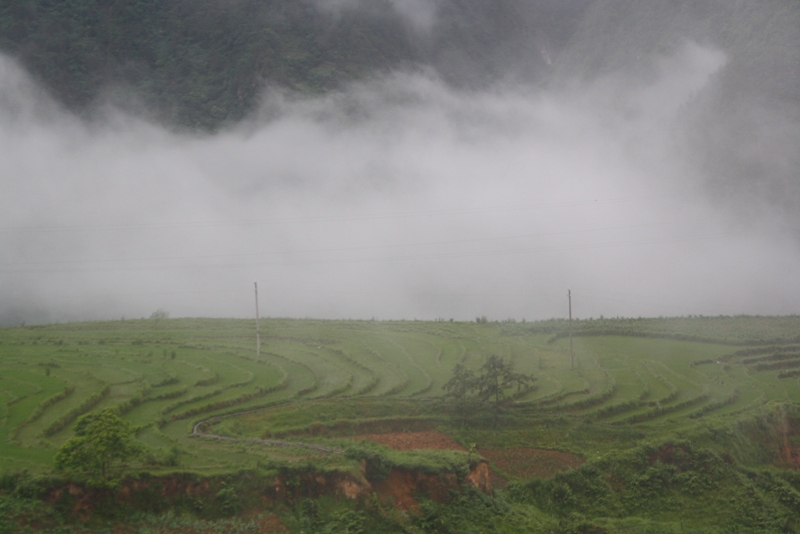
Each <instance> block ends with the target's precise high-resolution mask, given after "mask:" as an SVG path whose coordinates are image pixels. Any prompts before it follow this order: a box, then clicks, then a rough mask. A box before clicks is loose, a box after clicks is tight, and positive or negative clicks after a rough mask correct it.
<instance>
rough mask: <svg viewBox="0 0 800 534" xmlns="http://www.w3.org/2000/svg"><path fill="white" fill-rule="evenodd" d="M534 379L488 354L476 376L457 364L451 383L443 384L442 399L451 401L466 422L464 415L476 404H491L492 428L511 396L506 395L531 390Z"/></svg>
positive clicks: (462, 365) (505, 361)
mask: <svg viewBox="0 0 800 534" xmlns="http://www.w3.org/2000/svg"><path fill="white" fill-rule="evenodd" d="M535 380H536V379H535V378H534V377H533V376H531V375H526V374H524V373H518V372H516V371H514V365H513V364H512V363H511V362H510V361H508V360H505V359H503V358H501V357H500V356H496V355H491V356H489V357H488V358H487V359H486V362H485V363H484V364H483V365H482V366H481V367H480V369H479V370H478V373H475V372H474V371H472V370H471V369H467V367H466V366H465V365H464V364H463V363H459V364H456V366H455V367H454V368H453V374H452V376H451V377H450V380H448V381H447V382H445V383H444V385H443V386H442V389H444V391H445V395H444V396H445V399H452V400H453V401H455V403H456V407H457V408H458V411H459V412H460V414H461V416H462V417H463V421H464V422H466V419H467V416H468V415H469V414H470V413H471V412H472V411H474V410H473V409H474V408H475V406H476V404H477V405H480V404H485V403H490V404H491V405H492V409H493V411H494V426H497V421H498V419H499V416H500V412H501V410H502V408H503V406H505V405H506V404H507V402H508V401H509V400H511V397H509V393H510V392H512V391H513V390H514V389H516V391H517V392H520V391H522V390H523V388H528V387H530V386H531V385H532V384H533V382H534V381H535Z"/></svg>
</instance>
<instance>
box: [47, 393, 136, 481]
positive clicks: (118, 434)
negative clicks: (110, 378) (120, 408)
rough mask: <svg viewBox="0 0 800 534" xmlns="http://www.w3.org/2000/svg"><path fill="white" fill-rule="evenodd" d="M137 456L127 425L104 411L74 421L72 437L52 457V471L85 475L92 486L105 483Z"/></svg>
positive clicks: (129, 428) (111, 411)
mask: <svg viewBox="0 0 800 534" xmlns="http://www.w3.org/2000/svg"><path fill="white" fill-rule="evenodd" d="M141 452H142V447H141V446H140V445H139V444H138V443H137V442H136V441H135V439H134V437H133V427H132V426H131V425H130V423H128V422H127V421H125V420H124V419H122V418H121V417H120V416H119V415H117V412H116V410H115V409H114V408H106V409H105V410H101V411H99V412H92V413H88V414H86V415H83V416H81V417H79V418H78V421H77V422H76V423H75V437H73V438H70V439H69V440H67V442H66V443H64V445H63V446H62V447H61V448H60V449H59V451H58V453H56V468H57V469H59V470H61V471H67V472H74V473H82V474H86V475H88V476H89V479H90V481H92V482H100V483H108V482H110V481H111V480H112V479H113V478H114V477H116V476H117V475H119V474H120V473H121V472H122V469H123V468H124V467H125V465H126V464H127V462H128V461H130V460H132V459H134V458H136V457H137V456H139V454H140V453H141Z"/></svg>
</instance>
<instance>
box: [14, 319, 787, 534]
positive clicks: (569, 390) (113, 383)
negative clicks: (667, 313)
mask: <svg viewBox="0 0 800 534" xmlns="http://www.w3.org/2000/svg"><path fill="white" fill-rule="evenodd" d="M573 330H574V333H575V337H574V339H573V346H574V362H575V365H574V369H571V368H570V342H569V339H568V337H567V336H566V333H567V331H568V330H567V324H566V322H565V321H560V320H553V321H544V322H534V323H517V322H513V321H506V322H484V321H483V320H480V319H479V320H478V321H476V322H475V323H454V322H417V321H398V322H377V321H313V320H286V319H272V320H267V321H264V322H262V344H261V347H262V349H261V353H260V354H258V353H257V352H256V347H255V324H254V322H252V321H246V320H211V319H165V318H158V317H155V318H152V319H150V320H136V321H114V322H103V323H100V322H97V323H81V324H66V325H43V326H27V327H18V328H7V329H2V330H0V400H1V401H2V402H1V403H0V417H2V419H1V421H2V426H0V472H2V473H3V475H2V480H0V509H2V510H3V514H0V515H2V516H3V517H4V519H3V522H2V527H0V531H2V530H1V529H5V530H8V531H18V530H19V528H21V527H24V526H26V525H27V526H29V527H30V528H31V529H32V530H36V529H37V528H40V527H42V526H48V528H51V529H56V528H60V529H63V530H64V531H65V532H66V531H82V529H88V530H91V529H99V528H106V526H107V525H109V524H111V525H113V524H116V523H118V524H123V523H124V524H127V525H132V524H138V525H140V526H139V527H136V528H134V530H137V529H138V530H144V529H150V530H151V531H160V532H178V531H187V530H186V529H189V530H188V531H198V532H200V531H206V530H204V529H207V531H209V532H210V531H212V530H211V529H223V530H224V529H227V531H229V532H235V531H246V529H249V528H256V526H257V525H261V526H262V527H263V528H265V529H267V531H270V530H269V529H271V530H272V531H275V532H281V531H283V530H280V529H284V528H286V529H289V530H290V531H296V532H301V531H305V532H308V531H315V532H323V531H330V532H370V531H385V532H393V531H394V532H481V531H495V532H536V531H539V532H571V531H575V532H736V531H737V529H739V531H741V532H757V531H763V532H780V531H787V532H795V531H798V530H800V514H799V513H798V510H799V509H800V507H798V505H799V504H800V476H798V474H797V471H796V469H797V467H798V464H799V463H800V462H798V459H799V458H800V414H798V406H800V383H798V377H800V317H690V318H666V319H599V320H583V321H576V322H575V323H574V324H573ZM492 362H494V363H495V364H497V363H498V362H500V363H501V364H507V365H508V367H507V368H505V370H506V371H509V372H511V369H512V368H513V372H512V373H511V374H510V375H509V376H511V377H513V378H517V379H521V380H522V384H517V383H513V381H512V382H509V383H508V384H507V386H508V387H507V388H506V389H504V390H500V391H496V390H489V389H486V386H485V385H484V386H483V389H481V388H479V387H478V386H474V390H475V392H476V394H475V395H466V394H464V395H461V394H459V393H458V392H459V388H457V387H455V386H456V385H458V382H459V381H458V376H459V373H461V376H464V377H467V378H469V377H473V378H474V377H483V378H484V382H485V381H486V380H485V377H486V376H487V373H488V372H489V371H488V370H489V369H490V368H491V366H490V365H488V364H490V363H492ZM454 371H455V372H454ZM498 376H499V375H498ZM531 376H532V377H534V378H535V381H530V380H527V379H525V378H524V377H531ZM470 384H473V383H472V382H469V381H465V382H464V383H463V384H462V385H470ZM518 386H519V387H518ZM522 386H524V387H522ZM464 391H466V392H468V388H467V389H465V390H464ZM85 414H104V415H103V417H104V418H106V419H107V418H108V417H109V416H110V414H116V415H118V416H119V417H121V419H122V420H123V421H124V422H125V424H124V425H123V426H119V425H117V426H115V427H114V428H123V429H130V432H132V433H133V435H134V436H135V446H134V445H133V444H132V445H131V448H130V451H134V450H135V451H137V453H138V452H139V451H143V452H142V453H141V455H140V456H139V459H138V460H136V461H134V462H133V463H131V464H130V465H129V466H128V467H127V470H126V471H125V472H123V473H121V474H118V473H117V470H118V469H117V468H118V467H119V466H116V467H115V469H113V470H111V469H110V468H109V467H108V466H105V465H104V467H103V469H104V470H108V471H109V472H112V471H113V472H114V477H113V480H109V477H107V476H106V475H105V471H104V472H103V473H102V474H101V475H102V476H99V477H98V476H96V475H97V473H94V476H91V473H84V472H82V471H81V469H71V470H67V471H65V472H63V473H61V474H59V473H58V472H55V471H53V469H54V468H55V466H56V463H57V462H56V454H57V452H58V451H59V450H61V451H62V452H61V453H59V454H60V455H61V456H60V458H61V459H60V460H59V462H58V463H59V465H62V466H63V465H67V466H72V467H74V464H75V460H74V459H75V458H78V461H79V459H80V458H81V456H80V454H77V455H76V454H73V456H70V457H68V458H71V459H72V460H73V461H72V463H70V462H69V461H66V460H64V458H65V453H64V451H65V450H67V451H76V450H77V451H80V450H81V449H80V448H79V445H80V446H82V445H83V443H84V441H85V440H86V439H88V438H87V437H86V431H85V429H86V428H88V426H87V425H88V424H89V422H90V421H99V420H100V419H98V417H99V415H92V417H91V418H88V419H87V418H86V417H83V416H84V415H85ZM106 419H103V420H106ZM79 421H81V423H79V424H78V425H77V428H76V424H75V423H76V422H79ZM106 424H110V423H106ZM114 424H116V423H114ZM403 431H405V432H408V433H413V432H418V431H437V432H439V433H441V434H442V435H446V436H449V437H450V438H452V439H453V440H455V442H456V444H457V445H460V447H457V448H459V449H460V450H447V451H435V450H411V451H398V450H392V449H389V448H387V447H384V446H381V445H378V444H374V443H370V442H369V441H359V440H354V438H357V437H359V436H363V435H366V434H381V433H387V432H403ZM126 432H127V430H126ZM195 434H199V435H195ZM203 435H205V436H214V437H216V438H217V439H209V437H203ZM221 438H224V439H221ZM275 441H280V442H288V443H292V444H299V446H275V445H270V444H269V443H270V442H275ZM538 449H545V450H551V451H554V450H558V451H563V453H570V454H571V455H573V457H575V458H580V459H582V460H581V462H580V463H582V464H583V465H581V466H580V467H575V465H577V464H572V465H570V467H573V468H572V469H568V470H566V471H563V469H564V468H566V465H555V466H554V471H553V473H555V472H558V471H561V472H559V473H558V474H555V476H552V473H550V474H549V475H547V476H544V475H542V474H541V472H542V471H541V469H539V470H538V471H537V469H538V468H541V465H535V464H536V463H537V462H538V463H539V464H540V463H541V462H542V461H543V460H541V457H538V456H537V457H536V458H537V459H532V458H533V457H532V456H530V455H529V454H528V453H529V452H530V451H532V450H538ZM526 451H527V452H526ZM526 454H528V455H527V456H526ZM481 459H486V460H489V462H490V466H491V468H492V470H493V471H494V473H495V478H494V486H495V489H494V492H493V495H490V494H487V493H484V492H482V491H480V490H478V489H474V488H471V486H470V485H469V484H466V485H465V483H464V482H465V480H466V476H467V475H468V474H469V472H470V470H471V469H474V468H475V467H476V465H477V462H479V461H480V460H481ZM553 461H555V460H553ZM79 467H80V466H79ZM401 471H402V472H405V473H422V474H426V475H424V476H436V477H439V478H440V479H441V480H445V481H450V482H446V484H445V486H446V491H444V493H443V494H442V495H445V496H449V497H447V498H443V497H442V495H439V496H438V497H437V496H436V495H433V494H431V493H430V492H428V493H427V494H426V493H425V492H424V491H420V492H418V494H417V495H416V496H415V498H414V502H413V504H412V505H411V507H410V508H405V509H404V508H403V507H402V506H400V505H399V501H397V500H396V499H399V498H400V497H397V496H395V497H394V498H395V501H392V500H391V499H386V498H383V494H382V493H381V484H382V483H383V484H384V485H385V484H388V483H389V482H392V481H394V480H395V478H396V475H397V473H398V472H401ZM447 473H449V475H446V474H447ZM537 473H539V474H537ZM415 476H417V477H418V478H417V479H415V480H417V481H418V482H419V481H420V480H423V479H420V478H419V476H423V475H415ZM65 477H66V478H65ZM342 477H345V478H347V480H350V481H351V482H352V484H355V485H356V486H358V487H360V488H362V489H363V488H368V489H369V488H371V489H369V491H365V492H362V494H360V496H359V497H357V498H353V499H348V498H345V497H344V496H343V495H339V496H338V497H337V496H336V495H338V494H337V492H336V491H332V488H334V486H335V484H339V483H341V481H342V480H343V479H342ZM441 477H445V478H441ZM447 477H450V478H447ZM320 480H322V481H323V482H319V481H320ZM397 480H399V479H397ZM425 480H427V479H425ZM315 481H316V482H315ZM337 481H338V482H337ZM68 482H71V483H74V484H78V486H79V487H81V488H83V489H82V490H80V491H77V490H75V491H72V490H70V491H64V490H63V488H64V487H65V484H67V483H68ZM326 484H327V486H326V487H327V488H328V489H327V490H326V489H324V488H323V486H325V485H326ZM359 484H360V486H359ZM448 484H449V485H448ZM277 486H280V488H282V489H280V490H276V489H275V488H276V487H277ZM167 487H171V488H173V489H172V490H168V489H167ZM336 487H338V486H336ZM175 488H178V489H175ZM180 488H183V489H182V490H181V489H180ZM189 488H195V489H193V490H192V489H189ZM197 488H204V489H202V490H200V489H197ZM170 492H172V493H170ZM370 493H371V494H372V497H370V496H369V494H370ZM164 495H168V496H169V497H168V498H163V497H164ZM159 496H160V497H159ZM47 503H50V504H47ZM54 503H55V504H54ZM145 511H146V512H147V513H145ZM148 514H150V515H148ZM165 514H166V515H165ZM176 514H177V515H176ZM265 514H266V515H265ZM274 514H277V516H276V515H274ZM278 517H279V518H280V519H278ZM234 518H235V519H234ZM237 522H238V523H237ZM189 523H191V525H192V526H187V525H188V524H189ZM264 525H271V526H269V527H265V526H264ZM259 528H261V527H259ZM181 529H183V530H181ZM236 529H241V530H236ZM325 529H328V530H325ZM592 529H594V530H592Z"/></svg>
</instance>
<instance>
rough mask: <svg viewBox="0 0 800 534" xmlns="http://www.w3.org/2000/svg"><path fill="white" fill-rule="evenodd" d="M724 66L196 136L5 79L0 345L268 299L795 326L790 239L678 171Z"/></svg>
mask: <svg viewBox="0 0 800 534" xmlns="http://www.w3.org/2000/svg"><path fill="white" fill-rule="evenodd" d="M398 5H399V6H400V7H402V5H404V3H403V2H399V3H398ZM430 16H433V14H431V15H430ZM419 23H420V24H423V25H424V24H425V21H419ZM726 60H727V58H726V57H725V55H724V54H723V53H722V52H720V51H718V50H715V49H713V48H707V47H701V46H698V45H696V44H692V43H687V44H686V45H685V46H684V47H682V48H681V49H680V50H679V51H678V52H677V53H675V54H672V55H670V56H664V57H661V58H659V59H658V60H657V62H656V63H655V64H654V65H652V67H653V72H655V73H656V75H655V76H653V77H652V78H651V79H649V80H648V81H647V82H641V81H640V82H632V81H630V80H625V79H621V78H618V77H614V76H610V77H607V78H605V79H602V80H598V81H596V82H594V83H592V84H591V85H590V86H581V87H575V88H573V89H570V90H559V91H558V92H555V91H551V92H548V91H544V90H535V89H531V88H528V87H524V86H509V85H498V86H496V87H493V88H491V89H489V90H482V91H480V92H475V91H458V90H453V89H450V88H448V87H447V86H446V85H445V84H443V83H441V82H440V81H439V80H438V79H437V78H436V76H435V75H433V74H431V73H426V72H414V73H396V74H393V75H391V76H388V77H384V78H381V79H374V80H369V81H365V82H362V83H358V84H355V85H353V86H351V87H349V88H348V89H347V90H344V91H342V92H340V93H336V94H333V95H330V96H326V97H322V98H316V99H297V98H292V97H289V96H286V95H282V94H281V93H280V92H276V91H273V92H267V93H265V95H264V101H263V102H264V103H263V107H262V110H261V111H260V112H259V113H258V114H256V115H255V116H253V117H252V118H250V119H249V120H248V121H246V123H245V124H242V125H240V126H239V127H237V128H236V129H233V130H230V131H225V132H223V133H219V134H216V135H213V136H191V135H186V134H177V133H173V132H169V131H167V130H165V129H163V128H161V127H159V126H155V125H152V124H148V123H145V122H142V121H139V120H137V119H136V118H134V117H130V116H125V115H124V114H122V113H120V112H118V111H116V110H114V109H113V108H107V109H104V110H102V112H101V113H98V114H97V116H96V117H95V118H94V119H92V120H90V121H89V120H81V119H78V118H76V117H74V116H72V115H70V114H68V113H67V112H65V111H63V110H61V109H59V108H58V106H57V105H56V104H55V103H54V102H53V101H52V100H50V99H49V98H48V96H47V95H45V94H44V93H43V92H42V91H40V90H39V89H37V87H36V86H35V84H34V83H33V82H32V81H31V80H30V79H29V78H28V77H27V76H26V74H25V73H24V72H23V71H22V70H21V69H20V68H19V67H18V66H17V65H16V64H15V63H14V62H13V61H11V60H10V59H8V58H5V57H0V299H2V301H1V302H0V323H5V324H13V323H19V322H22V321H27V322H29V323H30V322H42V321H68V320H78V319H103V318H111V319H116V318H120V317H127V318H135V317H143V316H144V317H146V316H149V315H150V314H151V313H152V312H153V311H155V310H157V309H159V308H163V309H164V310H167V311H168V312H169V313H170V314H171V315H172V316H173V317H175V316H214V317H251V316H252V315H253V314H254V303H253V282H258V284H259V292H260V297H261V299H260V303H261V313H262V315H265V316H290V317H320V318H367V319H368V318H372V317H375V318H378V319H414V318H417V319H436V318H444V319H449V318H454V319H456V320H474V318H475V317H476V316H481V315H486V316H487V317H489V318H490V319H506V318H515V319H517V320H521V319H523V318H525V319H528V320H532V319H541V318H549V317H563V316H565V315H566V312H567V298H566V295H567V290H568V289H571V290H572V294H573V310H574V313H575V315H576V316H578V317H592V316H594V317H597V316H600V315H605V316H617V315H624V316H659V315H665V316H666V315H686V314H706V315H714V314H739V313H746V314H789V313H798V312H800V277H798V276H797V266H798V265H800V261H799V260H800V249H799V248H798V242H797V240H796V239H795V238H793V237H792V234H791V233H790V232H789V230H788V228H789V227H790V226H791V225H790V224H788V223H787V222H786V221H783V220H781V218H780V217H778V216H777V215H776V216H772V215H770V213H771V211H770V210H769V209H768V206H767V207H766V209H764V208H759V209H758V210H756V211H755V213H754V212H753V210H751V209H746V208H745V206H741V207H739V206H736V205H735V204H732V203H731V202H728V201H726V202H722V201H720V200H719V199H718V198H717V197H716V195H715V194H714V193H713V191H712V192H709V191H708V189H707V188H705V187H702V186H701V184H705V183H708V177H707V176H703V175H702V173H701V171H700V170H699V169H697V168H694V166H693V165H692V164H691V163H690V162H691V161H694V160H693V159H691V158H688V157H686V154H685V151H686V147H685V144H684V142H683V137H682V135H681V129H680V126H679V124H680V120H679V119H680V117H681V113H683V111H682V110H685V109H686V108H687V106H689V105H691V102H692V101H693V99H695V98H698V95H700V94H702V93H703V91H704V88H705V87H706V85H707V84H708V83H709V80H712V79H713V77H714V75H715V73H716V72H717V71H718V70H719V69H720V68H721V67H722V66H723V65H724V64H725V62H726ZM97 117H100V118H97ZM752 200H753V202H754V204H756V205H757V204H758V203H759V202H760V199H759V197H758V194H757V192H755V193H754V198H753V199H752ZM745 214H746V216H745Z"/></svg>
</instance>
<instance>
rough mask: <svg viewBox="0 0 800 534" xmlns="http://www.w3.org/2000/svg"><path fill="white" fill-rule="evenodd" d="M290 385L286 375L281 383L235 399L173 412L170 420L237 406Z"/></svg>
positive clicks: (257, 389)
mask: <svg viewBox="0 0 800 534" xmlns="http://www.w3.org/2000/svg"><path fill="white" fill-rule="evenodd" d="M288 385H289V379H288V377H284V379H283V380H282V381H281V382H280V383H279V384H276V385H274V386H272V387H269V388H256V390H255V391H254V392H252V393H245V394H244V395H239V396H238V397H235V398H233V399H227V400H223V401H217V402H212V403H211V404H205V405H203V406H198V407H197V408H192V409H191V410H186V411H185V412H181V413H177V414H173V415H172V416H171V417H170V421H178V420H180V419H188V418H189V417H194V416H195V415H199V414H201V413H208V412H214V411H216V410H222V409H223V408H230V407H231V406H235V405H237V404H244V403H245V402H247V401H251V400H253V399H257V398H259V397H263V396H265V395H268V394H270V393H272V392H274V391H278V390H281V389H284V388H286V386H288Z"/></svg>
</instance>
